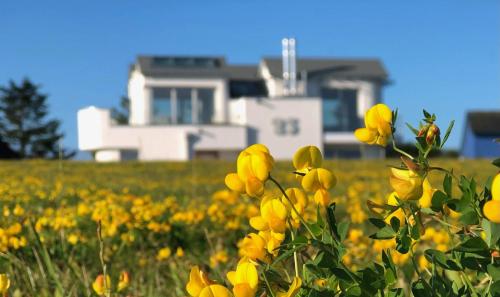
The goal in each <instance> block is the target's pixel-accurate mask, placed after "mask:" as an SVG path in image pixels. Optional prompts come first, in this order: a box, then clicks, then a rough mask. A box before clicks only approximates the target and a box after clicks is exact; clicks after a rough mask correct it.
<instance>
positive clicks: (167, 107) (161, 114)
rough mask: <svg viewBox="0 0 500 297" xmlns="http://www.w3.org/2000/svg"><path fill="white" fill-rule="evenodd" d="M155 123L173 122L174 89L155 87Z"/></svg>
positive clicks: (153, 120)
mask: <svg viewBox="0 0 500 297" xmlns="http://www.w3.org/2000/svg"><path fill="white" fill-rule="evenodd" d="M152 114H153V119H152V122H153V124H171V123H172V122H173V118H172V89H169V88H155V89H153V112H152Z"/></svg>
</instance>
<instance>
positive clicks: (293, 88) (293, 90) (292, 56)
mask: <svg viewBox="0 0 500 297" xmlns="http://www.w3.org/2000/svg"><path fill="white" fill-rule="evenodd" d="M288 48H289V49H288V51H289V53H288V57H289V60H290V66H289V67H290V69H289V72H290V74H289V75H290V94H291V95H296V94H297V65H296V63H297V57H296V50H295V38H290V39H289V40H288Z"/></svg>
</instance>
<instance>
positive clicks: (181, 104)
mask: <svg viewBox="0 0 500 297" xmlns="http://www.w3.org/2000/svg"><path fill="white" fill-rule="evenodd" d="M213 116H214V90H213V89H209V88H198V89H196V88H153V100H152V112H151V124H153V125H165V124H211V123H212V122H213Z"/></svg>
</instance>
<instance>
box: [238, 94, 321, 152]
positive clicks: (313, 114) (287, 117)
mask: <svg viewBox="0 0 500 297" xmlns="http://www.w3.org/2000/svg"><path fill="white" fill-rule="evenodd" d="M230 110H231V115H232V117H231V119H232V120H233V121H234V123H239V124H243V123H245V124H246V125H247V126H248V131H249V132H248V134H249V144H251V143H262V144H265V145H266V146H267V147H269V149H270V150H271V153H272V154H273V156H274V157H275V158H276V159H291V158H292V157H293V154H294V153H295V151H296V150H297V148H299V147H301V146H304V145H315V146H318V147H319V148H320V149H321V148H322V147H323V128H322V125H323V124H322V119H321V117H318V116H317V115H320V114H321V100H320V99H319V98H277V99H257V98H241V99H237V100H232V101H231V103H230Z"/></svg>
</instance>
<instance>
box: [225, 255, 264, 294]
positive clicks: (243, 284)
mask: <svg viewBox="0 0 500 297" xmlns="http://www.w3.org/2000/svg"><path fill="white" fill-rule="evenodd" d="M227 278H228V279H229V282H230V283H231V284H232V285H233V294H234V296H235V297H253V296H255V293H256V292H257V288H258V285H259V275H258V273H257V269H256V268H255V265H254V264H252V263H250V262H248V261H242V262H240V263H238V266H237V267H236V271H230V272H228V274H227Z"/></svg>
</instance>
